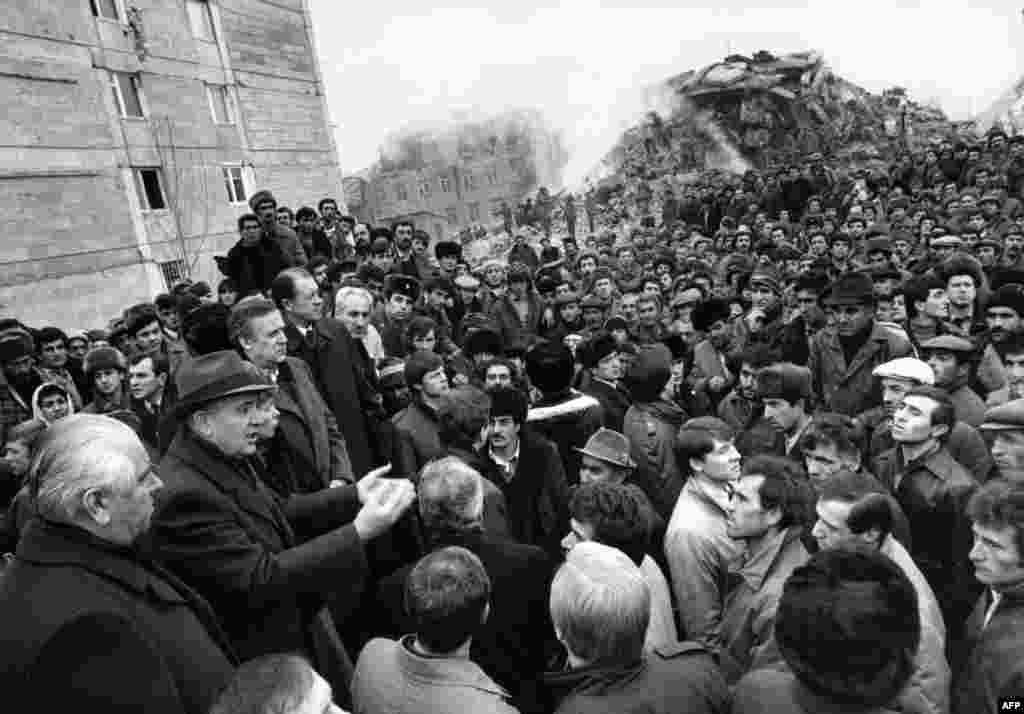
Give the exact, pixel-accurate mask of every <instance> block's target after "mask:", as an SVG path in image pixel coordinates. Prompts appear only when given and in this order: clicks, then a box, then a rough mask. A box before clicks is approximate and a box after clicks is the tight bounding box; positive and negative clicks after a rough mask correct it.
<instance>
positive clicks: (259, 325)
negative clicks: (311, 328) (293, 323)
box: [240, 310, 288, 369]
mask: <svg viewBox="0 0 1024 714" xmlns="http://www.w3.org/2000/svg"><path fill="white" fill-rule="evenodd" d="M240 342H241V344H242V348H243V349H244V351H245V355H246V357H248V358H249V360H250V361H251V362H252V363H253V364H254V365H256V366H257V367H259V368H260V369H268V368H271V367H275V366H276V365H279V364H281V363H282V362H284V359H285V357H287V356H288V338H287V337H286V336H285V334H284V318H282V317H281V313H280V312H278V311H277V310H274V311H273V312H270V313H267V314H266V315H260V316H259V317H256V318H253V319H252V320H250V321H249V326H248V334H247V335H244V336H243V337H242V338H241V340H240Z"/></svg>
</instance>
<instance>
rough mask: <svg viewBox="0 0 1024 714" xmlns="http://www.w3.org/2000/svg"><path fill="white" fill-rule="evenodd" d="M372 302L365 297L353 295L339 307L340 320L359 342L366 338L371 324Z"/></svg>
mask: <svg viewBox="0 0 1024 714" xmlns="http://www.w3.org/2000/svg"><path fill="white" fill-rule="evenodd" d="M370 307H371V306H370V301H369V300H367V299H364V297H361V296H358V295H353V296H349V297H348V298H346V299H345V301H344V302H343V303H342V304H340V305H338V319H339V320H341V323H342V324H343V325H344V326H345V328H346V329H347V330H348V332H349V334H350V335H352V337H354V338H356V339H357V340H361V339H363V338H364V337H366V333H367V329H368V326H369V324H370Z"/></svg>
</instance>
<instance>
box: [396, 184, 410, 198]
mask: <svg viewBox="0 0 1024 714" xmlns="http://www.w3.org/2000/svg"><path fill="white" fill-rule="evenodd" d="M395 193H396V194H397V195H398V200H399V201H408V200H409V192H408V191H406V190H405V184H402V183H397V184H395Z"/></svg>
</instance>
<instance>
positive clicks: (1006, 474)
mask: <svg viewBox="0 0 1024 714" xmlns="http://www.w3.org/2000/svg"><path fill="white" fill-rule="evenodd" d="M981 430H982V431H984V432H986V433H987V434H988V435H989V437H990V438H991V440H992V459H993V460H994V461H995V466H996V469H997V473H998V475H999V477H1000V478H1003V479H1006V480H1007V481H1011V482H1013V483H1016V484H1021V483H1024V399H1014V400H1013V401H1009V402H1006V403H1005V404H1000V405H999V406H995V407H991V408H990V409H989V410H988V411H986V412H985V421H984V422H982V424H981Z"/></svg>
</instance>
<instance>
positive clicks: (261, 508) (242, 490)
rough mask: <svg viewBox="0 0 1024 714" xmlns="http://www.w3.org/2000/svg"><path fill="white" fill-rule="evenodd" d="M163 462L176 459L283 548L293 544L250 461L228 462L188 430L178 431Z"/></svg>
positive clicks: (289, 529)
mask: <svg viewBox="0 0 1024 714" xmlns="http://www.w3.org/2000/svg"><path fill="white" fill-rule="evenodd" d="M166 458H176V459H178V460H179V461H181V462H182V463H184V464H186V465H187V466H189V467H190V468H191V469H192V470H193V471H195V472H196V473H198V474H199V475H200V476H201V477H202V478H204V479H205V480H207V481H209V482H210V483H211V484H212V485H213V486H214V487H216V488H217V489H218V490H220V491H221V492H223V493H224V494H225V495H227V496H228V497H229V498H230V499H231V500H232V502H233V503H235V504H236V505H237V506H238V507H239V508H241V509H242V510H244V511H245V512H246V513H248V514H249V515H251V516H256V517H258V518H260V519H261V520H263V521H265V522H266V523H268V524H270V525H271V526H272V527H273V528H274V530H276V531H277V533H278V534H279V535H280V537H281V539H282V541H283V542H284V544H285V546H286V547H290V546H291V544H292V543H293V542H294V534H293V532H292V531H291V528H290V526H289V525H288V522H287V521H286V520H285V518H284V515H283V513H282V512H281V509H280V508H275V505H276V504H275V503H274V500H273V499H274V496H273V494H272V492H271V491H270V489H269V488H268V487H266V486H262V484H260V483H259V474H258V471H257V470H256V469H257V468H258V467H257V466H256V465H255V464H254V463H253V462H252V460H250V459H241V460H238V461H231V460H229V459H227V458H226V457H224V456H223V455H221V454H220V453H218V452H217V451H216V449H215V448H214V447H212V446H209V445H207V444H204V443H203V442H202V441H201V440H200V439H198V438H197V437H196V436H195V435H193V434H192V432H190V431H189V430H188V428H182V429H180V430H179V431H178V434H177V436H176V437H175V438H174V441H173V442H172V443H171V447H170V448H169V449H168V450H167V457H166ZM158 498H159V497H158ZM257 534H258V531H257V532H256V533H254V534H253V535H254V537H255V536H256V535H257ZM261 540H265V539H261ZM268 545H270V544H268Z"/></svg>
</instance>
